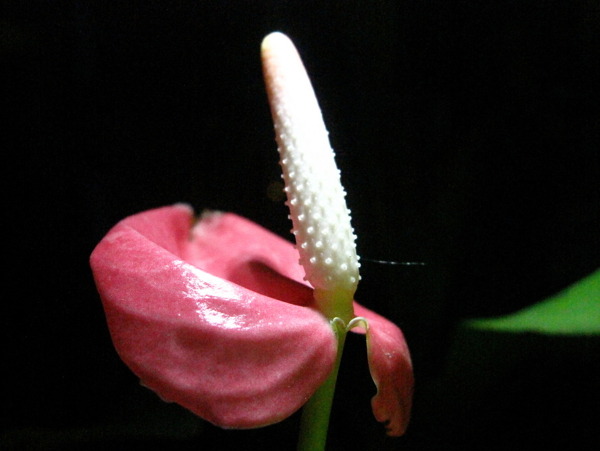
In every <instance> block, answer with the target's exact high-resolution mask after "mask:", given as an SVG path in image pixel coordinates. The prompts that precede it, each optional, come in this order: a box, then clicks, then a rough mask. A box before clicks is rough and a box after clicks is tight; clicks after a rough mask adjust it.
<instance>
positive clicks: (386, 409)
mask: <svg viewBox="0 0 600 451" xmlns="http://www.w3.org/2000/svg"><path fill="white" fill-rule="evenodd" d="M354 313H355V314H356V315H357V316H358V317H363V318H365V319H366V323H367V324H366V325H365V327H355V328H354V329H352V331H353V332H356V333H362V334H365V333H366V339H367V356H368V359H369V371H370V372H371V377H372V378H373V382H375V386H376V387H377V394H376V395H375V396H374V397H373V399H372V400H371V407H372V408H373V414H374V415H375V419H376V420H377V421H379V422H381V423H383V424H384V426H385V430H386V433H387V435H389V436H393V437H397V436H400V435H402V434H404V432H405V431H406V428H407V426H408V423H409V421H410V412H411V408H412V397H413V387H414V376H413V369H412V361H411V358H410V352H409V350H408V346H407V345H406V341H405V340H404V335H403V334H402V331H401V330H400V329H399V328H398V327H397V326H396V325H395V324H394V323H392V322H391V321H389V320H387V319H386V318H384V317H382V316H381V315H378V314H377V313H375V312H373V311H371V310H369V309H367V308H365V307H363V306H361V305H360V304H358V303H356V302H355V303H354Z"/></svg>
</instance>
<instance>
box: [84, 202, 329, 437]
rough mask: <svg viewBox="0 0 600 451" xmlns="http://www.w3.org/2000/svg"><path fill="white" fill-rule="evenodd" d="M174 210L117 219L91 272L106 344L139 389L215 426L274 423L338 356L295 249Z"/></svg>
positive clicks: (233, 221)
mask: <svg viewBox="0 0 600 451" xmlns="http://www.w3.org/2000/svg"><path fill="white" fill-rule="evenodd" d="M193 221H194V219H193V212H192V210H191V209H190V208H189V207H187V206H184V205H176V206H171V207H164V208H160V209H156V210H150V211H147V212H143V213H140V214H138V215H135V216H131V217H129V218H126V219H124V220H123V221H121V222H120V223H119V224H117V225H116V226H115V227H114V228H113V229H111V231H110V232H109V233H108V234H107V235H106V237H105V238H104V239H103V240H102V241H101V242H100V243H99V244H98V246H97V247H96V249H95V250H94V252H93V253H92V256H91V266H92V270H93V272H94V278H95V280H96V284H97V287H98V291H99V293H100V296H101V298H102V301H103V304H104V309H105V312H106V316H107V320H108V325H109V329H110V332H111V336H112V339H113V342H114V345H115V347H116V349H117V351H118V353H119V355H120V356H121V358H122V359H123V361H124V362H125V363H126V364H127V365H128V366H129V367H130V368H131V369H132V370H133V372H134V373H135V374H136V375H138V376H139V377H140V379H141V381H142V383H143V384H144V385H146V386H148V387H149V388H151V389H152V390H154V391H155V392H157V393H158V394H159V395H160V396H161V397H162V398H163V399H165V400H169V401H175V402H177V403H179V404H181V405H182V406H184V407H186V408H188V409H190V410H191V411H193V412H194V413H196V414H198V415H199V416H201V417H203V418H205V419H207V420H209V421H211V422H212V423H214V424H217V425H219V426H222V427H235V428H251V427H258V426H264V425H267V424H271V423H274V422H277V421H281V420H282V419H284V418H286V417H287V416H289V415H291V414H292V413H293V412H294V411H296V410H297V409H298V408H299V407H301V406H302V404H304V403H305V402H306V400H307V399H308V398H309V397H310V396H311V395H312V393H313V392H314V391H315V390H316V389H317V388H318V386H319V385H320V384H321V383H322V382H323V381H324V380H325V379H326V377H327V376H328V374H329V372H330V371H331V369H332V367H333V362H334V359H335V354H336V344H335V338H334V336H333V333H332V331H331V328H330V326H329V324H328V322H327V321H326V320H325V319H324V318H323V317H322V315H321V314H320V313H318V312H316V311H315V310H313V309H312V305H313V300H312V289H311V288H310V287H308V286H306V285H305V284H303V283H299V282H298V281H299V280H300V281H301V280H302V277H303V272H302V268H301V267H300V266H299V265H298V255H297V253H296V251H295V250H294V248H293V246H292V245H291V244H290V243H288V242H286V241H285V240H283V239H281V238H279V237H277V236H276V235H274V234H272V233H270V232H268V231H266V230H265V229H263V228H261V227H260V226H258V225H256V224H253V223H251V222H250V221H247V220H245V219H243V218H240V217H238V216H235V215H232V214H219V213H212V214H210V215H206V216H204V217H203V218H202V219H201V220H200V221H199V222H198V223H197V224H196V225H195V226H193V227H192V224H193Z"/></svg>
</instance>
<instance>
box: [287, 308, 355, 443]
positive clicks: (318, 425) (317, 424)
mask: <svg viewBox="0 0 600 451" xmlns="http://www.w3.org/2000/svg"><path fill="white" fill-rule="evenodd" d="M336 320H337V321H336ZM331 327H332V328H333V331H334V333H335V335H336V337H337V342H338V347H337V356H336V359H335V366H334V368H333V371H332V372H331V374H330V375H329V377H328V378H327V380H326V381H325V382H324V383H323V385H321V386H320V387H319V388H318V389H317V391H316V392H315V393H314V394H313V395H312V396H311V398H310V399H309V400H308V402H307V403H306V404H305V405H304V407H303V409H302V419H301V421H300V438H299V440H298V451H324V450H325V442H326V441H327V428H328V426H329V416H330V413H331V405H332V403H333V394H334V393H335V383H336V380H337V375H338V371H339V369H340V361H341V360H342V353H343V351H344V342H345V341H346V326H345V324H344V323H343V321H340V320H339V318H335V319H334V320H333V321H332V322H331Z"/></svg>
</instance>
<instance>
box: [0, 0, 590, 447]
mask: <svg viewBox="0 0 600 451" xmlns="http://www.w3.org/2000/svg"><path fill="white" fill-rule="evenodd" d="M0 11H2V13H1V14H0V52H1V53H0V65H1V69H0V74H1V77H2V78H1V80H2V87H1V89H2V91H3V92H4V93H3V94H2V98H1V100H0V105H1V109H2V111H3V113H4V115H5V119H4V120H3V121H2V125H1V126H0V129H1V130H2V138H1V140H0V142H1V143H2V148H3V149H4V152H3V161H4V163H3V172H4V177H3V181H5V189H4V199H5V206H6V209H5V211H6V215H5V217H4V221H3V222H4V224H5V227H6V228H5V232H4V248H5V252H4V253H3V255H4V257H5V258H4V260H5V262H6V263H5V269H4V271H3V272H4V274H5V278H4V282H3V285H4V287H6V288H7V289H5V290H4V295H3V296H2V297H3V305H4V307H5V310H4V313H3V314H2V330H3V332H4V334H5V337H4V338H3V348H4V352H3V359H2V360H3V364H2V367H3V368H4V370H3V373H4V375H5V382H4V383H3V384H2V396H1V399H2V402H1V404H2V426H3V435H2V440H3V442H4V444H5V445H7V446H8V447H9V449H19V448H20V447H23V448H27V449H104V448H105V447H109V446H110V447H117V448H118V447H119V446H128V447H131V446H136V445H143V446H145V447H146V449H148V448H149V449H198V450H199V449H233V448H234V447H239V446H243V449H255V448H256V449H263V450H265V449H293V447H294V443H295V440H296V434H297V431H296V428H297V422H298V418H297V416H294V417H292V418H291V419H289V420H286V421H285V422H283V423H281V424H279V425H276V426H273V427H270V428H266V429H261V430H256V431H221V430H219V429H216V428H214V427H212V426H210V425H208V424H206V423H204V422H202V421H201V420H198V419H196V418H194V417H192V416H191V415H188V414H187V413H186V412H184V411H183V410H182V409H179V408H178V407H177V406H170V405H167V404H163V403H162V402H161V401H159V400H158V399H157V398H156V397H155V396H154V395H153V394H151V393H150V392H148V391H146V390H145V389H143V388H141V387H139V386H138V383H137V381H136V378H135V377H134V376H133V375H132V374H131V373H130V372H129V370H128V369H127V368H126V367H125V366H124V365H123V364H122V363H121V362H120V360H119V359H118V357H117V356H116V353H115V352H114V350H113V348H112V345H111V343H110V338H109V335H108V331H107V328H106V325H105V322H104V317H103V312H102V308H101V305H100V301H99V298H98V295H97V293H96V291H95V288H94V284H93V280H92V276H91V272H90V270H89V266H88V258H89V254H90V253H91V251H92V249H93V248H94V246H95V244H96V243H97V242H98V241H99V240H100V239H101V238H102V236H103V235H104V234H105V233H106V232H107V231H108V229H109V228H110V227H111V226H112V225H114V224H115V223H116V222H117V221H119V220H120V219H122V218H123V217H125V216H127V215H130V214H133V213H136V212H139V211H142V210H145V209H148V208H152V207H158V206H162V205H167V204H172V203H175V202H182V201H183V202H187V203H190V204H191V205H193V206H194V208H196V210H197V211H201V210H202V209H204V208H210V209H219V210H225V211H233V212H236V213H239V214H242V215H244V216H246V217H248V218H250V219H252V220H254V221H256V222H258V223H260V224H262V225H263V226H265V227H267V228H269V229H271V230H273V231H275V232H276V233H279V234H280V235H282V236H285V237H287V238H290V235H289V233H288V231H289V228H290V224H289V223H288V222H287V219H286V217H287V212H286V210H285V206H284V205H283V200H282V199H281V196H280V192H279V190H278V186H279V185H278V183H279V180H280V179H279V173H280V170H279V167H278V164H277V161H278V156H277V152H276V146H275V143H274V139H273V131H272V124H271V122H270V115H269V109H268V105H267V102H266V94H265V90H264V87H263V85H262V74H261V68H260V58H259V46H260V42H261V40H262V38H263V37H264V36H265V35H266V34H267V33H268V32H270V31H274V30H280V31H283V32H285V33H287V34H288V35H289V36H290V37H291V38H292V39H293V40H294V41H295V43H296V45H297V47H298V49H299V51H300V53H301V54H302V56H303V59H304V61H305V65H306V66H307V69H308V71H309V74H310V76H311V78H312V81H313V84H314V86H315V90H316V92H317V95H318V97H319V99H320V102H321V106H322V109H323V113H324V117H325V120H326V122H327V125H328V128H329V130H330V134H331V139H332V144H333V147H334V149H336V152H337V161H338V165H339V166H340V168H341V170H342V176H343V182H344V185H345V187H346V190H347V191H348V203H349V206H350V208H351V209H352V211H353V224H354V227H355V229H356V233H357V235H358V237H359V238H358V249H359V254H360V255H361V256H362V257H363V272H362V276H363V282H362V283H361V286H360V287H359V291H358V293H357V299H359V301H361V302H362V303H363V304H365V305H367V306H369V307H372V308H373V309H375V310H377V311H378V312H380V313H382V314H384V315H385V316H387V317H389V318H390V319H392V320H394V321H395V322H396V323H397V324H399V325H400V326H401V327H402V329H403V330H404V332H405V334H406V337H407V340H408V342H409V345H410V347H411V350H412V353H413V359H414V363H415V370H416V377H417V391H416V397H415V406H414V418H413V423H412V425H411V427H410V428H409V430H408V433H407V435H406V436H405V437H404V438H401V439H396V440H390V439H386V438H384V437H383V432H382V430H381V427H380V426H379V425H378V424H377V423H376V422H375V421H374V419H373V417H372V415H371V413H370V411H369V409H370V408H369V399H370V397H371V396H372V395H373V390H374V388H373V386H372V384H371V382H370V380H369V376H368V372H367V368H366V356H365V351H364V343H362V342H361V341H360V340H358V339H352V340H350V343H349V344H348V351H347V352H348V355H347V356H345V362H344V364H345V365H344V368H343V369H342V376H341V380H340V387H339V391H338V395H339V396H338V398H339V399H338V401H337V402H336V407H335V408H334V412H333V419H332V425H331V436H330V445H331V447H330V449H342V448H343V447H344V448H345V449H348V448H353V447H355V446H360V447H362V449H434V450H435V449H461V450H471V449H472V450H479V449H538V448H537V447H538V446H542V445H546V444H548V443H553V444H556V443H558V444H561V443H562V444H564V445H569V446H570V445H573V446H574V448H573V449H575V448H576V449H588V448H586V446H585V444H584V443H586V442H585V440H587V439H590V438H595V440H596V443H597V439H598V433H597V432H593V430H595V429H597V424H596V423H597V418H598V413H599V411H600V408H599V406H598V402H599V397H598V388H597V374H598V373H597V370H598V366H599V365H598V359H597V357H595V358H593V357H592V355H591V354H594V353H595V355H596V356H597V355H598V354H597V350H598V346H597V343H596V347H595V348H594V345H589V343H592V342H593V339H592V338H591V337H590V338H589V340H584V341H581V340H580V341H576V342H573V343H571V342H570V341H569V340H570V339H566V338H560V337H559V338H554V339H553V340H554V341H551V342H543V339H542V338H540V337H529V338H531V339H532V340H533V341H536V340H538V341H540V340H541V341H542V342H543V343H542V344H539V343H538V344H539V346H538V345H536V347H535V349H536V350H537V351H536V352H532V353H530V354H528V356H529V357H527V358H526V359H525V360H524V362H525V364H523V365H519V366H518V367H514V368H512V370H511V371H512V372H511V373H509V374H508V375H507V377H506V378H505V379H502V381H501V382H499V383H498V384H495V385H493V386H492V388H491V389H490V390H491V392H489V393H486V394H484V395H481V393H479V394H477V396H475V395H473V393H471V394H470V395H468V396H467V395H465V396H464V397H463V396H457V395H455V396H449V395H448V394H449V393H454V392H455V390H456V386H457V385H460V386H461V387H463V388H464V387H468V386H470V385H471V384H476V383H477V382H478V380H477V378H478V377H488V376H486V375H482V374H483V373H477V372H476V371H474V372H471V371H470V370H469V369H470V368H471V366H470V365H471V364H470V363H468V362H469V355H472V353H473V352H474V351H473V348H472V347H469V346H466V347H464V348H463V347H461V346H462V345H461V340H460V339H459V338H457V334H456V333H455V331H456V326H457V324H458V323H459V322H460V320H461V319H464V318H470V317H482V316H496V315H502V314H507V313H510V312H513V311H516V310H518V309H519V308H521V307H523V306H526V305H530V304H533V303H535V302H537V301H539V300H541V299H543V298H545V297H547V296H549V295H551V294H553V293H555V292H557V291H558V290H560V289H562V288H564V287H566V286H568V285H569V284H571V283H573V282H574V281H576V280H578V279H579V278H581V277H583V276H585V275H587V274H588V273H590V272H592V271H593V270H595V269H596V268H597V267H599V266H600V243H599V231H600V227H599V225H600V208H599V205H600V203H599V201H600V199H599V197H600V196H599V188H600V186H599V180H600V168H599V164H598V153H599V152H598V150H599V148H598V142H599V138H600V107H599V105H600V91H599V89H598V82H597V80H598V79H600V77H599V76H600V69H599V66H600V58H599V57H600V14H599V7H598V2H597V1H595V0H582V1H569V2H567V1H565V2H554V1H502V2H489V1H481V2H477V1H473V2H465V1H456V2H448V1H416V0H407V1H400V2H394V1H391V0H379V1H369V2H365V1H354V0H351V1H343V2H341V1H340V2H338V1H323V2H317V1H306V0H305V1H244V2H242V1H239V2H233V1H218V2H217V1H211V2H208V1H166V0H156V1H131V2H100V1H88V2H86V1H70V2H69V1H64V2H46V1H26V0H25V1H18V2H17V1H9V2H4V3H3V6H2V7H0ZM7 119H8V120H7ZM367 259H375V260H391V261H416V262H424V263H426V265H425V266H399V265H384V264H378V263H374V262H370V261H368V260H367ZM521 338H523V337H521ZM519 339H520V338H516V340H517V341H516V342H515V341H514V340H515V338H514V337H513V338H506V337H491V338H490V337H486V338H485V339H482V340H479V341H477V343H475V344H473V343H470V346H474V347H475V348H477V349H478V350H477V351H476V352H479V353H482V355H486V352H488V351H487V349H494V350H495V351H494V352H495V354H494V355H495V356H500V357H498V358H505V357H506V356H507V354H510V353H511V352H512V350H514V349H515V347H516V348H520V347H521V342H519V341H518V340H519ZM524 340H526V338H525V339H524ZM536 343H537V342H536ZM582 343H583V344H584V346H583V349H584V350H583V351H582V352H581V353H579V354H577V355H576V356H573V355H572V352H571V350H572V349H573V348H579V349H581V348H582V346H581V345H582ZM463 344H464V343H463ZM588 345H589V346H590V348H586V346H588ZM561 349H562V351H557V350H561ZM590 349H591V350H592V351H590ZM586 350H587V351H590V352H587V351H586ZM538 351H539V352H538ZM469 353H470V354H469ZM557 353H558V354H557ZM467 354H469V355H467ZM557 355H558V357H557ZM509 357H510V356H509ZM463 361H464V362H466V363H464V364H462V363H461V362H463ZM449 362H450V363H449ZM461 365H462V366H461ZM492 367H493V364H492ZM449 368H455V369H454V370H453V371H454V373H452V371H451V370H449ZM456 368H458V370H456ZM450 373H452V374H453V375H452V376H448V374H450ZM469 396H471V397H469ZM590 412H591V413H590ZM589 449H592V448H589Z"/></svg>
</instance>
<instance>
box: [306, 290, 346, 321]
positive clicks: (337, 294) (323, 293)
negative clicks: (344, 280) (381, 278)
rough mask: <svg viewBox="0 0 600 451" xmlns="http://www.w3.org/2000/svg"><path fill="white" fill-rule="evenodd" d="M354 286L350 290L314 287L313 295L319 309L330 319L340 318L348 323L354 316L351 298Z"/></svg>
mask: <svg viewBox="0 0 600 451" xmlns="http://www.w3.org/2000/svg"><path fill="white" fill-rule="evenodd" d="M355 291H356V288H354V289H351V290H344V289H337V290H323V289H320V288H315V291H314V292H313V296H314V298H315V301H316V303H317V307H318V309H319V311H320V312H321V313H322V314H323V315H325V317H326V318H328V319H329V320H330V321H331V320H332V319H333V318H336V317H337V318H340V319H341V320H342V321H343V322H344V324H348V323H350V321H351V320H352V318H354V306H353V304H352V300H353V298H354V292H355Z"/></svg>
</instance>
